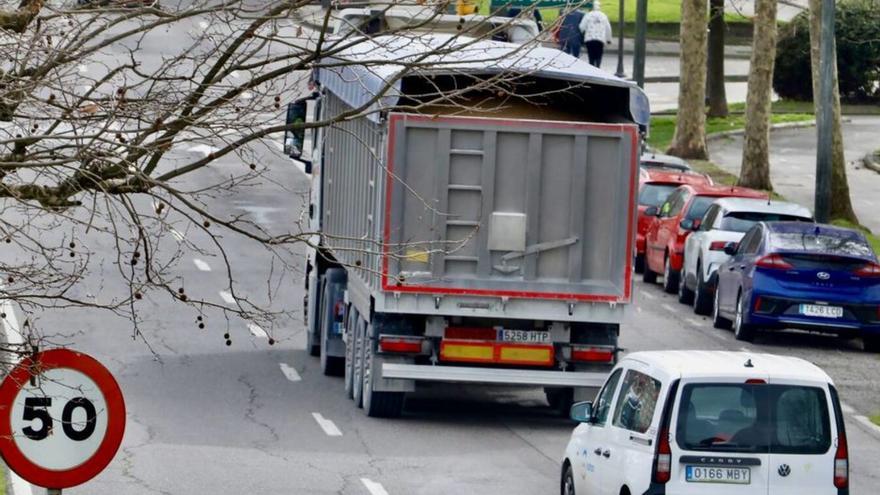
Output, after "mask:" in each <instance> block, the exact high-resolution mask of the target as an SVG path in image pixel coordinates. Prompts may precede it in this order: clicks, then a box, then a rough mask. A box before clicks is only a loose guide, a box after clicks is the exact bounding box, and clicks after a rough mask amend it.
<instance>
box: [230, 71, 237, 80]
mask: <svg viewBox="0 0 880 495" xmlns="http://www.w3.org/2000/svg"><path fill="white" fill-rule="evenodd" d="M229 75H230V76H232V77H233V78H234V79H238V71H237V70H234V71H232V72H231V73H230V74H229Z"/></svg>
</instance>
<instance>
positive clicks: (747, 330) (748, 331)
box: [733, 294, 755, 342]
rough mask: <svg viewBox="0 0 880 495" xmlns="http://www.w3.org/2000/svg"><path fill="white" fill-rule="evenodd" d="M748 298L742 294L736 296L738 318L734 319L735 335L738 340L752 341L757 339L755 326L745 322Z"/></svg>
mask: <svg viewBox="0 0 880 495" xmlns="http://www.w3.org/2000/svg"><path fill="white" fill-rule="evenodd" d="M745 305H746V300H745V298H744V297H743V296H742V294H740V295H739V296H738V297H737V298H736V318H735V319H734V321H733V336H734V337H736V340H742V341H744V342H751V341H753V340H755V327H753V326H752V325H749V324H748V323H746V322H745V311H746V309H745Z"/></svg>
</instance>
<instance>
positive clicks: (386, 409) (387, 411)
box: [361, 325, 404, 418]
mask: <svg viewBox="0 0 880 495" xmlns="http://www.w3.org/2000/svg"><path fill="white" fill-rule="evenodd" d="M372 331H373V327H372V326H371V325H370V326H367V331H366V332H365V338H364V341H363V342H364V344H363V345H362V346H361V350H362V352H363V358H362V359H361V361H362V362H363V370H364V371H363V380H364V383H363V385H362V387H361V388H362V389H363V404H364V411H366V412H367V416H369V417H371V418H396V417H398V416H400V413H401V411H402V410H403V399H404V395H403V392H377V391H375V390H373V369H372V364H373V355H374V354H375V350H374V349H373V345H372V342H370V338H369V336H370V335H372Z"/></svg>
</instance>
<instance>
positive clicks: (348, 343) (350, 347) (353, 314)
mask: <svg viewBox="0 0 880 495" xmlns="http://www.w3.org/2000/svg"><path fill="white" fill-rule="evenodd" d="M359 321H360V314H358V311H357V310H356V309H355V308H354V307H353V306H351V307H349V309H348V312H347V316H346V318H345V371H344V376H345V396H346V397H348V398H349V399H351V398H352V397H353V396H354V339H355V331H356V329H357V327H358V322H359Z"/></svg>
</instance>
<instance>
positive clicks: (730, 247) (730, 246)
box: [724, 242, 739, 256]
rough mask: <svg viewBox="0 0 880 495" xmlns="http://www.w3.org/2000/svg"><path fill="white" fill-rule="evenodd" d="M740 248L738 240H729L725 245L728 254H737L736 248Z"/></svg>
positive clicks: (725, 252)
mask: <svg viewBox="0 0 880 495" xmlns="http://www.w3.org/2000/svg"><path fill="white" fill-rule="evenodd" d="M737 249H739V243H738V242H728V243H727V244H725V245H724V254H726V255H728V256H733V255H735V254H736V250H737Z"/></svg>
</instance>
